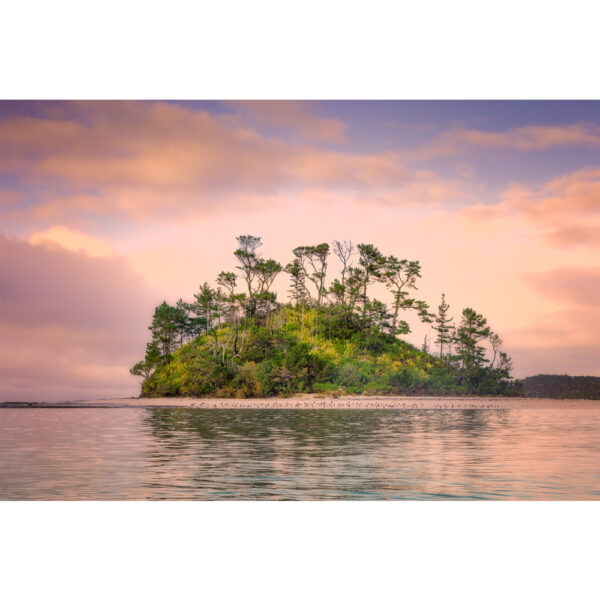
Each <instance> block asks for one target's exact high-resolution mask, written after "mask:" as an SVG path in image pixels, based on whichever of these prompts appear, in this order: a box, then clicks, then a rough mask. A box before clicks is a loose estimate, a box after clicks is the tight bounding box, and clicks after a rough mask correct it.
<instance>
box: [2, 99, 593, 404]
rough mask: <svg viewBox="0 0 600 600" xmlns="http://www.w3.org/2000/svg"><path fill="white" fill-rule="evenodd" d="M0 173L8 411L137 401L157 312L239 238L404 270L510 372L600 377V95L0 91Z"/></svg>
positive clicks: (225, 256)
mask: <svg viewBox="0 0 600 600" xmlns="http://www.w3.org/2000/svg"><path fill="white" fill-rule="evenodd" d="M0 177H1V187H0V194H1V204H0V211H1V212H0V215H1V216H0V229H1V231H0V236H1V244H2V248H1V250H2V263H1V273H0V277H1V282H0V283H1V286H2V287H1V298H0V300H1V304H0V327H1V337H2V344H1V349H0V353H1V354H0V359H1V360H0V369H1V371H0V386H1V388H0V390H1V397H2V399H3V400H16V401H29V400H51V401H52V400H70V399H84V398H99V397H117V396H130V395H137V393H138V392H139V383H140V382H139V380H138V378H136V377H133V376H132V375H130V374H129V368H130V367H131V365H133V364H134V363H135V362H137V361H138V360H140V359H141V358H142V357H143V354H144V349H145V344H146V342H147V341H149V332H148V329H147V327H148V325H149V323H150V320H151V316H152V311H153V308H154V306H156V305H157V304H159V303H160V302H162V300H167V301H169V302H175V301H176V300H177V299H178V298H183V299H186V300H192V299H193V294H194V293H195V292H196V291H197V290H198V287H199V285H200V284H201V283H202V282H204V281H209V282H214V279H215V277H216V276H217V274H218V273H219V271H221V270H233V267H234V266H235V260H234V257H233V255H232V253H233V251H234V249H235V247H236V241H235V237H236V236H238V235H241V234H252V235H257V236H261V237H262V240H263V247H262V249H261V250H262V252H263V256H265V257H268V258H271V257H272V258H275V259H277V260H279V261H280V262H281V263H283V264H286V263H287V262H289V261H290V259H291V258H292V250H293V248H295V247H297V246H300V245H306V244H311V245H312V244H318V243H321V242H330V243H331V241H332V240H335V239H337V240H352V241H353V242H354V243H359V242H364V243H372V244H374V245H375V246H377V247H378V248H379V249H380V250H381V251H382V252H383V253H384V254H394V255H395V256H397V257H398V258H407V259H410V260H419V261H420V264H421V266H422V279H421V280H420V281H419V290H418V297H419V298H422V299H424V300H426V301H427V302H429V303H430V304H431V306H432V307H434V308H435V307H437V305H438V304H439V302H440V296H441V294H442V293H445V294H446V299H447V301H448V303H449V304H450V306H451V309H450V312H451V313H452V314H453V316H454V318H455V320H459V318H460V313H461V311H462V309H463V308H465V307H472V308H474V309H475V310H477V311H478V312H481V313H482V314H484V315H485V316H486V317H487V319H488V321H489V323H490V325H491V327H492V329H493V330H494V331H496V332H498V333H499V334H500V336H501V337H502V339H503V340H504V349H505V350H506V351H507V352H508V353H509V354H510V355H511V356H512V357H513V362H514V366H515V369H514V374H515V376H518V377H523V376H527V375H534V374H537V373H556V374H563V373H566V374H570V375H600V308H599V307H600V102H595V101H581V102H580V101H556V102H554V101H512V102H508V101H498V102H495V101H481V102H477V101H448V102H445V101H382V102H378V101H339V102H338V101H315V102H306V101H302V102H295V101H234V102H227V101H210V102H189V101H186V102H171V101H169V102H167V101H156V102H155V101H127V102H124V101H98V102H89V101H68V102H56V101H31V102H26V101H10V102H2V103H0ZM336 269H337V265H336V263H335V259H334V258H333V257H332V259H331V260H330V270H331V271H332V273H333V272H335V271H336ZM288 284H289V282H288V281H287V276H286V275H281V276H280V277H279V279H278V281H277V285H276V287H277V291H278V293H279V297H280V299H283V300H284V299H286V290H287V286H288ZM377 294H378V295H379V296H380V298H381V299H382V300H384V301H386V300H387V301H388V302H389V298H387V296H386V291H385V289H380V290H378V291H377ZM407 320H409V322H410V323H411V326H412V329H413V332H412V333H411V334H409V335H408V336H407V337H406V339H407V340H408V341H410V342H412V343H414V344H416V345H419V346H420V345H421V344H422V342H423V338H424V336H425V335H426V334H429V337H430V338H431V337H432V332H431V330H430V329H428V327H427V326H425V325H423V324H420V323H418V322H417V321H416V320H415V319H414V318H409V319H407Z"/></svg>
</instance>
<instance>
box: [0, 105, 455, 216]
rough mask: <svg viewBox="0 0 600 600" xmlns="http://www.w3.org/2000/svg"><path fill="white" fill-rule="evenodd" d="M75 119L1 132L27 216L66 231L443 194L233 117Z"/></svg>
mask: <svg viewBox="0 0 600 600" xmlns="http://www.w3.org/2000/svg"><path fill="white" fill-rule="evenodd" d="M249 106H250V108H249V110H250V111H251V112H253V114H256V112H257V110H258V109H257V108H255V105H249ZM276 106H277V107H279V106H280V105H276ZM282 106H285V104H283V105H282ZM260 110H262V109H260ZM285 110H287V111H288V112H287V113H286V112H285V111H284V110H283V109H282V108H279V109H277V110H275V117H274V118H275V119H276V120H277V114H279V115H280V117H279V119H280V120H281V119H284V117H285V119H290V120H293V119H296V118H298V119H299V121H298V123H299V124H298V127H301V126H302V119H303V118H306V115H304V113H303V112H302V111H301V110H300V109H299V108H298V107H296V105H293V106H292V107H291V108H288V109H285ZM302 110H305V109H302ZM278 111H279V113H278ZM71 112H72V113H76V114H77V115H78V118H79V119H81V121H77V122H75V121H73V120H69V118H71V117H69V118H67V117H64V120H61V119H59V118H57V116H56V115H54V119H53V120H48V119H44V118H32V117H14V118H7V119H4V120H3V122H2V133H3V135H2V142H1V143H2V155H3V157H6V159H5V160H3V161H2V167H1V168H2V172H3V173H4V174H6V175H10V176H11V177H13V178H17V179H18V180H19V181H20V182H21V184H22V185H27V186H28V187H29V189H32V190H36V191H37V193H38V194H39V195H41V197H42V200H41V201H40V202H39V203H38V204H37V206H35V207H33V208H31V209H30V210H32V211H37V213H36V214H37V215H38V216H39V214H40V213H41V212H43V211H44V210H46V209H48V210H50V209H49V208H48V207H51V211H53V219H63V222H64V217H65V216H67V215H68V216H69V217H70V218H73V216H74V215H75V214H77V213H78V211H81V212H83V213H85V212H90V213H101V212H106V211H107V210H108V211H114V212H121V213H122V214H124V215H139V214H151V213H152V212H153V211H154V210H156V211H158V212H159V214H161V215H162V214H163V213H165V212H167V211H166V208H168V212H170V213H171V214H175V215H176V214H177V213H179V212H182V211H183V212H189V211H193V212H202V211H206V210H208V211H212V210H217V209H222V208H223V207H225V206H239V205H240V204H241V203H244V202H245V199H246V197H247V196H255V197H257V196H258V195H261V196H262V203H263V206H266V205H268V204H269V202H270V199H271V197H272V196H274V195H279V196H281V195H285V194H289V193H291V192H293V191H298V190H307V189H315V188H328V189H330V190H338V191H339V190H344V191H345V192H346V193H347V194H358V193H360V192H367V191H368V193H369V194H373V195H377V194H386V195H387V197H388V198H392V197H393V198H394V201H395V202H400V203H401V202H402V199H403V194H402V190H403V189H405V188H406V187H407V186H412V185H418V187H419V193H420V197H421V198H422V200H423V201H428V198H429V197H431V198H432V199H434V200H435V199H436V198H439V195H440V190H441V189H444V186H445V185H446V182H444V181H442V180H440V179H439V178H438V177H437V176H436V175H434V174H433V173H428V172H422V171H410V170H408V169H406V168H405V167H404V165H403V163H402V160H401V157H400V155H399V153H397V152H380V153H371V154H366V153H363V154H355V153H347V152H342V151H334V150H330V149H325V148H320V147H317V146H313V145H310V144H307V143H304V144H303V143H292V142H291V141H285V140H283V139H277V138H271V137H265V136H264V135H261V134H260V133H259V132H258V131H256V130H254V129H251V128H249V127H247V126H243V125H241V124H239V123H238V122H234V123H232V121H231V118H229V117H227V116H214V115H211V114H209V113H208V112H206V111H201V110H192V109H189V108H183V107H181V106H177V105H172V104H166V103H161V102H114V103H110V102H80V103H75V104H74V105H73V107H72V108H71ZM259 112H260V111H259ZM282 115H283V116H282ZM299 115H300V116H299ZM300 117H302V119H301V118H300ZM311 118H312V117H311ZM326 121H327V120H326ZM325 125H327V123H326V124H325ZM325 125H324V124H323V123H322V122H321V121H320V120H319V119H317V121H316V124H314V127H317V128H320V127H321V126H323V127H324V130H325V131H329V129H336V127H337V126H336V127H331V126H330V125H328V126H325ZM309 129H310V128H309ZM337 129H339V127H337ZM326 135H327V136H330V135H331V133H327V134H326ZM454 187H458V184H454ZM47 189H52V190H54V191H53V193H52V195H50V194H49V193H48V192H47V191H46V190H47ZM90 190H93V193H90ZM408 192H409V193H408V194H407V195H408V196H411V194H410V190H408ZM70 209H74V210H70ZM14 210H16V209H14ZM13 212H14V211H13ZM7 214H8V215H9V216H10V217H11V218H13V217H14V216H15V215H14V214H13V213H7Z"/></svg>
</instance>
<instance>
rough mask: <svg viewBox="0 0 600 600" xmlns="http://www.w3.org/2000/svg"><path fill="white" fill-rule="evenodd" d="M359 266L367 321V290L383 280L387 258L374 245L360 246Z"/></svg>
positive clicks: (364, 316)
mask: <svg viewBox="0 0 600 600" xmlns="http://www.w3.org/2000/svg"><path fill="white" fill-rule="evenodd" d="M358 256H359V259H358V264H359V265H360V268H361V273H360V274H361V276H362V277H361V278H362V281H361V287H362V294H361V298H360V300H361V301H362V303H363V311H362V316H363V320H365V318H366V315H367V305H368V301H369V297H368V296H367V289H368V287H369V285H370V284H371V283H373V282H374V281H378V280H380V279H381V272H382V270H383V267H384V264H385V257H384V256H383V254H381V252H380V251H379V250H378V249H377V248H375V246H373V244H358Z"/></svg>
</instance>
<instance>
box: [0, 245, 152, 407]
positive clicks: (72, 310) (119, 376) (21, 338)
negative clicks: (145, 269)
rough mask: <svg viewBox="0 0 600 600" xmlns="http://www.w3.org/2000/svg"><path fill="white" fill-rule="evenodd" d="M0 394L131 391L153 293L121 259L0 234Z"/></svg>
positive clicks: (12, 396) (26, 396) (16, 396)
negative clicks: (135, 363) (33, 242)
mask: <svg viewBox="0 0 600 600" xmlns="http://www.w3.org/2000/svg"><path fill="white" fill-rule="evenodd" d="M1 248H2V268H1V284H2V305H1V312H0V323H1V328H2V360H1V363H2V365H1V369H2V372H1V374H0V379H1V386H2V399H6V400H8V399H20V400H31V399H35V400H45V399H53V400H58V399H70V398H81V397H82V395H86V394H87V392H86V390H88V388H89V389H91V390H92V391H91V392H90V394H92V393H93V395H88V397H94V395H95V396H97V395H98V394H100V395H104V394H107V395H110V394H111V393H113V392H114V391H115V390H116V389H120V390H121V393H122V392H123V390H125V391H129V392H130V393H135V391H136V390H137V383H136V381H135V380H134V378H132V377H131V376H130V375H129V374H128V369H129V367H130V366H131V364H133V363H134V362H135V361H136V360H138V359H139V356H140V355H141V354H143V350H144V344H145V342H146V341H147V337H148V332H147V326H148V322H149V320H150V317H151V314H152V306H153V304H154V302H153V300H154V301H155V300H156V293H155V292H154V291H153V290H151V289H149V287H148V285H147V284H146V283H145V282H144V280H142V279H141V278H140V277H139V276H138V275H137V274H136V273H135V272H133V271H132V270H131V268H130V267H129V266H128V264H127V262H126V261H125V260H124V259H122V258H118V257H112V258H107V257H93V256H90V255H88V254H87V253H85V252H81V251H79V252H74V251H70V250H67V249H65V248H62V247H60V246H59V245H58V244H56V243H54V244H46V243H41V244H39V245H33V244H30V243H28V242H25V241H23V240H18V239H15V238H10V237H4V236H2V238H1Z"/></svg>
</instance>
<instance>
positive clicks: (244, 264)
mask: <svg viewBox="0 0 600 600" xmlns="http://www.w3.org/2000/svg"><path fill="white" fill-rule="evenodd" d="M235 239H236V240H237V242H238V249H237V250H235V251H234V253H233V254H234V256H235V257H236V258H237V259H238V262H239V263H240V264H239V265H238V266H237V267H236V269H239V270H240V271H242V277H243V279H244V281H245V282H246V288H247V289H248V299H247V305H246V311H247V313H248V315H249V316H251V317H252V316H254V314H255V312H256V302H255V298H254V296H255V293H256V291H255V286H254V280H255V279H256V275H257V265H258V261H259V260H260V255H259V254H258V249H259V248H260V247H261V246H262V241H261V238H260V237H257V236H254V235H240V236H239V237H237V238H235Z"/></svg>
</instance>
